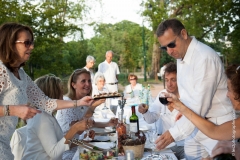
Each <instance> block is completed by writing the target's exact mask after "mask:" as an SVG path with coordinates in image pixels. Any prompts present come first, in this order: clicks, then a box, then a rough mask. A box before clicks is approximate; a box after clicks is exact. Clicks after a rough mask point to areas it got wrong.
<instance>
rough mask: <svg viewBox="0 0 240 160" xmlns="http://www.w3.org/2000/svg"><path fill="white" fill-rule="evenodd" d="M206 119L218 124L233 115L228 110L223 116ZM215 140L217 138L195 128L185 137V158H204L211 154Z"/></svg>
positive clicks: (199, 159) (229, 119) (188, 159)
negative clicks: (212, 137)
mask: <svg viewBox="0 0 240 160" xmlns="http://www.w3.org/2000/svg"><path fill="white" fill-rule="evenodd" d="M208 120H209V121H211V122H213V123H215V124H218V125H220V124H222V123H225V122H227V121H231V120H233V115H232V112H230V113H228V114H226V115H224V116H221V117H214V118H209V119H208ZM219 134H221V133H219ZM217 142H218V141H217V140H213V139H211V138H209V137H207V136H206V135H205V134H203V133H202V132H201V131H200V130H198V129H197V128H195V130H194V131H193V132H192V133H191V135H190V136H188V137H187V138H186V139H185V143H184V151H185V158H186V159H187V160H201V159H202V158H206V157H208V156H210V155H211V153H212V149H213V148H214V147H215V145H216V144H217Z"/></svg>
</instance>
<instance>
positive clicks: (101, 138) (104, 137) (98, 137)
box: [94, 135, 110, 142]
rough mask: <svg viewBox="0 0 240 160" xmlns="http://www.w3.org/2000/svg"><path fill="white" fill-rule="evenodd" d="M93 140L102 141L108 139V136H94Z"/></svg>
mask: <svg viewBox="0 0 240 160" xmlns="http://www.w3.org/2000/svg"><path fill="white" fill-rule="evenodd" d="M94 140H97V141H102V142H105V141H109V140H110V138H109V137H108V136H97V135H96V136H95V137H94Z"/></svg>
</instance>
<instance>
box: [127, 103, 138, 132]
mask: <svg viewBox="0 0 240 160" xmlns="http://www.w3.org/2000/svg"><path fill="white" fill-rule="evenodd" d="M129 120H130V132H133V133H138V132H139V121H138V116H137V115H136V112H135V106H132V115H131V117H130V118H129Z"/></svg>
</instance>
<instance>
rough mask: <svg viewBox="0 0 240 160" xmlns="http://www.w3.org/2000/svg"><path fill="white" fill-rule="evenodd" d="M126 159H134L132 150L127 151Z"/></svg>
mask: <svg viewBox="0 0 240 160" xmlns="http://www.w3.org/2000/svg"><path fill="white" fill-rule="evenodd" d="M125 159H126V160H133V159H134V153H133V151H132V150H126V151H125Z"/></svg>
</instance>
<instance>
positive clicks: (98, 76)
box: [94, 72, 105, 85]
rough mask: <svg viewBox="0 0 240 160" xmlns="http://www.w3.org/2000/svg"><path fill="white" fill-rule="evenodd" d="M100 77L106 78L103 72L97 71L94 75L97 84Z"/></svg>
mask: <svg viewBox="0 0 240 160" xmlns="http://www.w3.org/2000/svg"><path fill="white" fill-rule="evenodd" d="M100 79H103V80H105V77H104V75H103V73H101V72H97V73H96V74H95V76H94V84H95V85H97V82H98V81H99V80H100Z"/></svg>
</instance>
